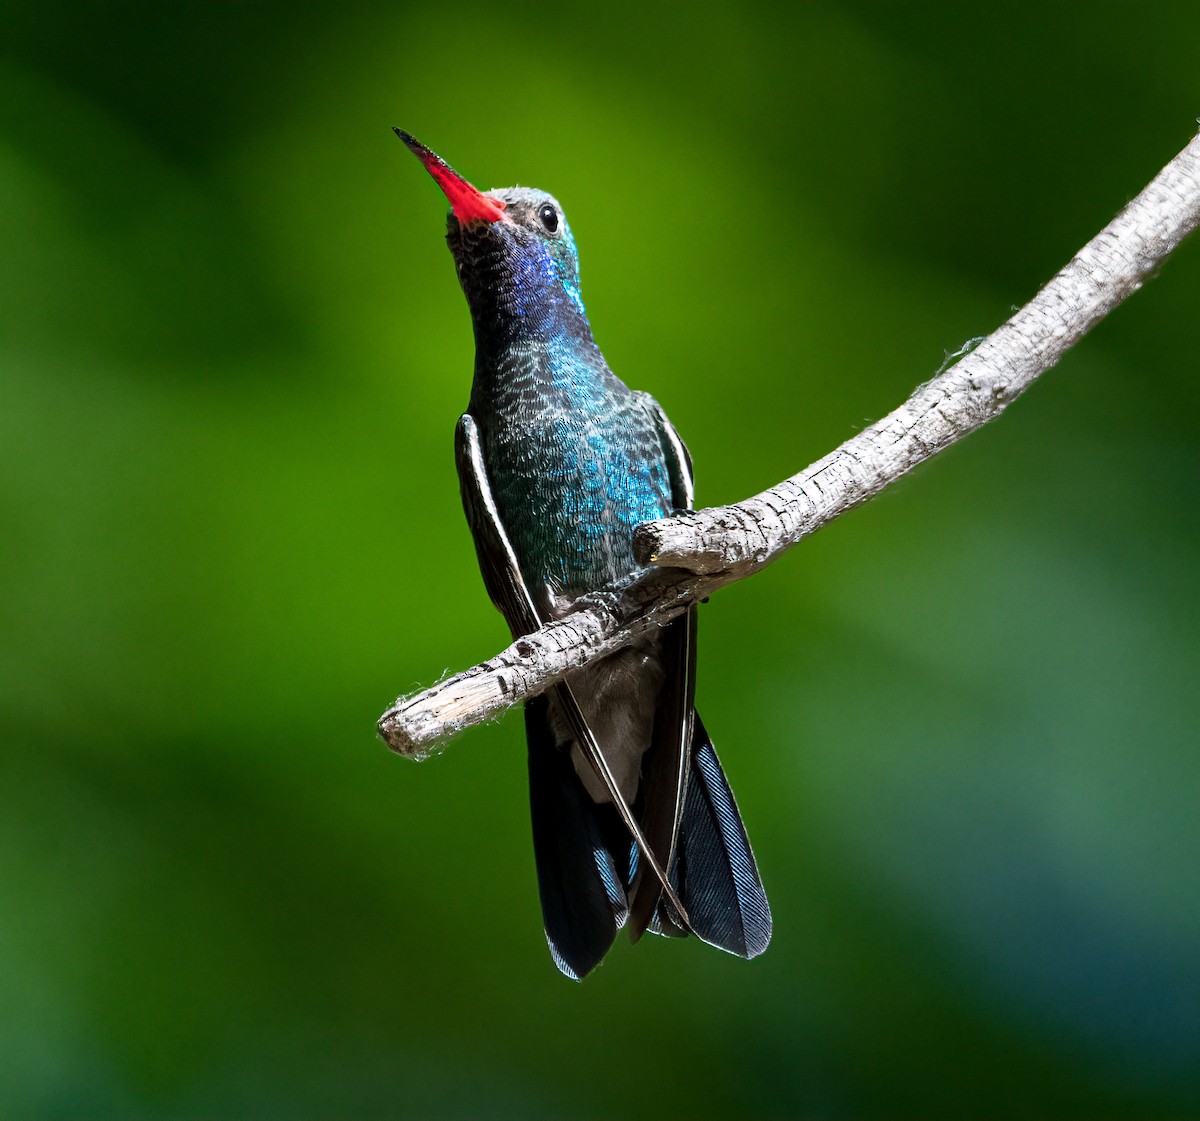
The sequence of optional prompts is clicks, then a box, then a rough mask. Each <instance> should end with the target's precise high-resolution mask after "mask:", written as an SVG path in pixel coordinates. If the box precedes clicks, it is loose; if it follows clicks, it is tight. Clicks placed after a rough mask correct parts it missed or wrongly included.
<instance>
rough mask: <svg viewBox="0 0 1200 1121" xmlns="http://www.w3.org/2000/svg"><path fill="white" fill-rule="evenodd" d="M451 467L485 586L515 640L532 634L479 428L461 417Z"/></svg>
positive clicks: (535, 618) (530, 611)
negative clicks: (484, 457)
mask: <svg viewBox="0 0 1200 1121" xmlns="http://www.w3.org/2000/svg"><path fill="white" fill-rule="evenodd" d="M454 462H455V465H456V466H457V467H458V485H459V489H460V491H461V492H462V504H463V510H464V511H465V512H466V515H467V525H468V526H469V527H470V529H471V537H472V538H473V539H474V541H475V555H476V556H477V557H478V558H479V571H480V572H481V573H483V584H484V587H485V588H487V593H488V595H489V596H490V597H491V600H492V603H494V604H495V605H496V610H497V611H499V612H500V614H501V615H503V616H504V620H505V622H506V623H508V627H509V630H511V631H512V633H513V637H514V638H517V637H519V636H520V635H523V634H529V633H530V632H531V631H536V630H537V629H538V627H539V626H541V616H540V614H539V613H538V609H537V607H536V606H535V605H534V602H533V597H532V595H530V590H529V587H528V586H527V585H526V583H525V578H524V577H523V576H522V575H521V566H520V565H519V564H518V563H517V554H516V553H515V552H514V551H513V547H512V542H511V541H509V539H508V533H507V532H506V531H505V529H504V523H503V522H502V521H501V520H500V511H499V510H498V509H497V508H496V501H495V499H494V498H493V497H492V488H491V484H490V483H489V482H488V476H487V468H486V467H485V466H484V462H483V448H482V447H481V446H480V442H479V428H478V426H477V425H476V424H475V418H474V417H472V416H471V414H470V413H463V415H462V416H461V417H459V418H458V427H457V428H455V430H454Z"/></svg>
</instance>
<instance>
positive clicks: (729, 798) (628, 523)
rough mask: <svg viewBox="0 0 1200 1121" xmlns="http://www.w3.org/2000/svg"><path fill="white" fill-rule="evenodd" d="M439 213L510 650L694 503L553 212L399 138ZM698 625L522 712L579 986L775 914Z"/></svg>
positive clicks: (739, 940) (538, 824) (554, 946)
mask: <svg viewBox="0 0 1200 1121" xmlns="http://www.w3.org/2000/svg"><path fill="white" fill-rule="evenodd" d="M394 131H395V132H396V135H397V136H398V137H399V138H400V139H401V140H402V141H403V142H404V143H405V144H406V145H407V146H408V148H409V150H410V151H411V152H412V153H413V155H415V156H416V157H417V159H418V160H420V161H421V163H422V164H423V165H424V167H425V169H426V170H427V171H428V172H429V174H430V175H432V176H433V178H434V180H435V181H436V182H437V184H438V186H439V187H441V189H442V191H443V192H444V194H445V195H446V197H447V199H448V200H449V202H450V213H449V215H448V217H447V232H446V241H447V243H448V245H449V247H450V252H451V254H452V255H453V257H454V264H455V268H456V270H457V273H458V279H459V283H460V284H461V286H462V289H463V292H464V294H465V295H466V298H467V304H468V306H469V308H470V312H471V321H472V325H473V327H474V333H475V371H474V378H473V380H472V383H471V395H470V399H469V403H468V406H467V411H466V412H465V413H464V414H463V415H462V416H461V417H460V418H459V421H458V426H457V428H456V431H455V460H456V464H457V467H458V476H459V483H460V489H461V492H462V501H463V508H464V510H465V512H466V516H467V522H468V524H469V526H470V530H471V534H472V537H473V539H474V543H475V551H476V555H477V557H478V560H479V567H480V570H481V572H482V574H483V580H484V584H485V586H486V588H487V592H488V594H489V596H490V597H491V600H492V602H493V603H494V604H495V606H496V608H497V609H498V610H499V611H500V613H501V614H502V615H503V616H504V619H505V621H506V622H507V623H508V626H509V628H510V630H511V631H512V634H513V637H514V638H517V637H519V636H521V635H524V634H529V633H530V632H532V631H534V630H537V629H538V628H539V627H540V626H541V625H543V624H544V623H546V622H548V621H550V620H553V619H557V618H560V617H562V616H563V615H564V614H566V613H568V612H569V611H570V610H571V607H572V604H573V603H574V601H575V600H576V599H578V598H579V597H580V596H582V595H584V594H586V593H587V592H591V591H595V590H597V589H599V588H602V587H605V586H606V585H608V584H611V583H613V582H614V581H615V580H618V579H620V578H622V577H625V576H628V575H631V574H633V573H635V572H636V571H637V569H638V565H637V562H636V561H635V559H634V555H633V547H632V542H633V531H634V529H635V528H636V527H637V526H638V525H640V524H641V523H642V522H647V521H652V520H654V519H657V518H663V517H667V516H668V515H670V514H672V513H674V512H675V511H678V510H688V509H691V508H692V504H693V483H692V463H691V457H690V456H689V454H688V451H687V448H686V447H685V446H684V444H683V441H682V440H681V439H680V438H679V435H678V433H677V432H676V431H675V428H674V426H673V425H672V424H671V422H670V421H669V420H668V419H667V416H666V414H665V413H664V412H663V410H662V409H661V408H660V407H659V405H658V403H657V402H656V401H655V400H654V398H652V397H651V396H650V395H649V394H647V393H642V392H638V391H635V390H631V389H630V388H628V386H626V385H625V383H624V382H622V381H620V380H619V379H618V378H617V377H616V375H615V374H613V372H612V371H611V370H610V369H609V367H608V363H607V362H605V360H604V356H603V354H601V352H600V348H599V346H598V345H597V344H596V340H595V338H594V337H593V335H592V328H591V325H590V323H589V321H588V317H587V313H586V311H585V310H584V304H583V298H582V296H581V294H580V283H579V256H578V252H577V250H576V247H575V240H574V238H573V237H572V234H571V228H570V226H569V225H568V224H567V219H566V215H565V214H564V213H563V209H562V207H561V206H560V205H559V203H558V200H557V199H555V198H554V197H553V196H552V195H549V194H547V193H545V192H544V191H539V190H534V189H532V188H528V187H508V188H504V189H502V190H491V191H486V192H484V191H480V190H478V189H477V188H475V187H474V186H472V185H471V184H470V183H469V182H468V181H467V180H466V179H464V178H463V177H462V176H461V175H459V174H458V172H456V171H455V170H454V169H453V168H451V167H450V165H449V164H447V163H446V162H445V161H444V160H443V159H441V158H440V157H439V156H437V155H436V154H435V153H434V152H432V151H431V150H430V149H429V148H427V147H425V145H423V144H421V143H420V142H418V141H417V140H416V139H414V138H413V137H412V136H411V135H410V134H409V133H407V132H404V131H403V130H402V129H395V130H394ZM695 684H696V608H695V606H694V605H693V606H692V607H691V608H690V609H689V610H688V611H687V612H686V614H684V615H683V616H682V617H680V618H679V619H677V620H675V621H674V622H672V623H670V624H669V625H667V626H666V627H663V628H661V629H660V630H658V631H657V633H655V634H653V635H650V636H647V637H645V638H642V639H639V640H638V641H637V642H635V643H634V644H633V645H631V646H629V647H626V648H625V649H623V650H621V651H619V652H617V653H616V654H613V655H610V656H609V657H606V658H604V659H602V660H600V661H598V662H595V663H592V664H590V665H588V666H585V667H583V668H581V669H579V670H577V671H576V672H574V673H573V674H572V675H571V676H570V677H569V679H568V680H566V681H564V682H561V683H559V684H558V685H556V686H553V687H552V688H551V689H550V690H549V691H547V692H546V693H544V694H542V695H540V696H538V697H535V698H532V699H531V700H528V701H526V702H525V732H526V739H527V741H528V763H529V800H530V811H531V817H532V823H533V847H534V856H535V861H536V865H537V878H538V892H539V896H540V898H541V905H542V918H543V923H544V926H545V931H546V941H547V943H548V944H549V947H550V954H551V957H552V958H553V960H554V963H555V965H556V966H557V967H558V968H559V970H561V972H562V973H563V974H565V975H566V976H567V977H570V978H572V979H575V980H580V979H582V978H583V977H584V976H585V975H586V974H587V973H589V972H590V971H591V970H592V969H594V968H595V967H596V966H597V965H598V964H599V963H600V962H601V960H602V959H603V958H604V956H605V954H606V953H607V952H608V950H609V948H610V947H611V946H612V944H613V941H614V939H615V937H616V934H617V931H618V930H620V929H621V928H623V927H626V926H627V927H628V930H629V935H630V938H631V940H633V941H637V940H638V938H640V937H641V935H642V934H643V933H644V932H645V931H646V930H650V931H651V932H653V933H656V934H661V935H666V936H670V937H682V936H686V935H688V934H695V935H696V936H697V937H699V938H700V939H701V940H702V941H704V942H707V943H709V944H710V945H713V946H716V947H718V948H720V949H722V950H726V951H728V952H729V953H732V954H736V955H738V956H740V957H744V958H752V957H756V956H757V955H759V954H761V953H762V952H763V951H764V950H765V949H766V948H767V944H768V942H769V941H770V939H771V911H770V907H769V905H768V903H767V897H766V893H765V892H764V891H763V886H762V881H761V880H760V879H759V874H758V867H757V865H756V863H755V860H754V854H753V852H752V851H751V848H750V842H749V840H748V839H747V836H746V830H745V826H744V825H743V824H742V820H741V816H740V814H739V813H738V808H737V804H736V802H735V801H734V798H733V793H732V792H731V791H730V789H729V783H728V782H727V781H726V778H725V773H724V771H723V770H722V768H721V764H720V761H719V760H718V759H717V753H716V751H715V750H714V748H713V745H712V740H711V739H710V738H709V735H708V733H707V731H706V730H705V728H704V724H703V723H702V722H701V720H700V717H699V716H698V715H697V714H696V710H695V705H694V694H695Z"/></svg>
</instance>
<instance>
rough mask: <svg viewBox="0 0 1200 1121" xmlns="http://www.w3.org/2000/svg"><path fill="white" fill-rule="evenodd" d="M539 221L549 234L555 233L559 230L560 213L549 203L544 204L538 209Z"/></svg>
mask: <svg viewBox="0 0 1200 1121" xmlns="http://www.w3.org/2000/svg"><path fill="white" fill-rule="evenodd" d="M538 221H539V222H541V223H542V225H543V226H545V227H546V232H547V233H548V234H552V233H555V232H556V231H557V230H558V211H557V210H555V209H554V207H552V206H551V205H550V204H549V203H548V202H544V203H542V205H541V206H539V207H538Z"/></svg>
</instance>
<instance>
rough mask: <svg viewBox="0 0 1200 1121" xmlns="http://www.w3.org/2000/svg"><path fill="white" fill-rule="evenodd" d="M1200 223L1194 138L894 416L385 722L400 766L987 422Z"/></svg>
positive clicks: (656, 536) (679, 528)
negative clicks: (1039, 287)
mask: <svg viewBox="0 0 1200 1121" xmlns="http://www.w3.org/2000/svg"><path fill="white" fill-rule="evenodd" d="M1198 223H1200V136H1197V137H1195V138H1193V140H1192V142H1191V143H1190V144H1189V145H1188V146H1187V147H1186V148H1184V150H1183V151H1182V152H1180V153H1179V155H1178V156H1176V157H1175V158H1174V159H1173V160H1172V161H1171V162H1170V163H1169V164H1167V166H1166V167H1165V168H1163V170H1162V171H1161V172H1159V174H1158V175H1157V176H1155V178H1154V179H1153V180H1152V181H1151V183H1150V184H1149V185H1148V186H1147V187H1146V189H1145V190H1144V191H1142V193H1141V194H1140V195H1138V196H1137V198H1135V199H1134V200H1133V201H1132V202H1131V203H1130V204H1129V205H1128V206H1127V207H1125V209H1124V210H1123V211H1121V213H1120V214H1118V215H1117V217H1116V218H1114V219H1113V221H1112V222H1110V223H1109V224H1108V225H1107V226H1106V227H1105V228H1104V229H1103V230H1101V231H1100V233H1099V234H1097V235H1096V237H1094V238H1093V239H1092V240H1091V241H1090V242H1088V244H1087V245H1085V246H1084V247H1083V248H1082V249H1081V250H1080V251H1079V252H1078V253H1077V254H1076V255H1075V257H1074V258H1073V259H1072V260H1071V262H1070V263H1069V264H1068V265H1067V266H1066V267H1065V268H1064V269H1063V270H1062V271H1061V272H1060V273H1059V274H1058V275H1057V276H1056V277H1054V279H1053V280H1051V281H1050V283H1049V284H1047V285H1046V286H1045V287H1044V288H1043V289H1042V290H1041V291H1040V292H1039V293H1038V294H1037V295H1036V296H1035V297H1034V298H1033V299H1032V300H1031V301H1030V302H1029V303H1028V304H1026V305H1025V307H1023V308H1022V309H1021V310H1020V311H1019V312H1017V313H1016V315H1014V316H1013V317H1012V318H1011V319H1010V320H1008V322H1007V323H1005V324H1003V326H1001V327H999V328H998V329H997V330H996V331H994V332H993V333H992V334H991V335H989V336H988V337H987V338H986V339H984V340H983V341H982V342H981V343H980V344H979V346H977V347H975V348H974V349H973V350H971V352H970V353H969V354H967V355H966V357H964V358H963V359H962V360H961V361H959V362H958V363H957V364H955V365H953V366H951V367H950V368H949V369H946V370H945V371H943V372H941V373H939V374H938V375H937V376H936V377H935V378H933V380H932V381H929V382H926V383H925V384H924V385H922V386H919V387H918V388H917V390H916V392H915V393H913V395H912V396H911V397H910V398H909V399H908V400H907V401H905V402H904V404H903V405H901V406H900V407H899V408H898V409H896V410H895V411H894V412H892V413H889V414H888V415H887V416H886V417H884V418H883V419H882V420H880V421H877V422H876V423H875V424H872V425H870V426H869V427H868V428H866V429H864V430H863V431H862V432H860V433H858V435H856V436H854V437H853V438H852V439H850V440H847V441H846V442H845V443H844V444H842V446H841V447H839V448H837V449H836V450H835V451H833V452H830V453H829V455H827V456H825V457H824V458H823V459H820V460H818V461H817V462H816V463H814V464H813V465H812V466H811V467H808V468H807V469H805V470H804V471H801V472H800V473H799V474H798V475H793V476H792V477H791V478H790V479H785V480H784V481H783V482H782V483H780V484H779V485H778V486H775V487H772V488H771V489H770V490H765V491H763V492H762V493H761V494H759V495H756V496H755V497H754V498H750V499H747V500H746V501H745V502H739V503H737V504H735V505H733V506H719V507H713V508H711V509H707V510H696V511H692V512H689V513H686V514H680V515H678V516H676V517H672V518H666V519H663V520H662V521H657V522H650V523H647V524H646V525H643V526H639V527H638V529H637V532H636V533H635V536H634V549H635V552H636V553H637V556H638V558H639V560H641V561H642V563H644V564H653V565H655V566H656V567H652V568H648V569H646V570H644V571H643V572H642V573H641V574H640V576H638V578H637V579H635V580H632V581H627V582H626V583H625V584H623V585H619V586H615V587H613V588H610V589H606V590H605V591H603V592H597V593H594V594H592V595H589V596H585V597H584V598H583V599H582V600H580V601H579V603H578V605H577V606H578V610H574V611H572V612H571V614H570V615H568V616H567V617H566V618H564V619H561V620H559V621H557V622H553V623H549V624H547V625H546V626H544V627H543V628H542V629H541V630H539V631H537V632H535V633H534V634H530V635H526V636H525V637H523V638H520V639H518V640H517V641H516V642H514V643H513V644H512V645H511V646H509V647H508V649H506V650H504V651H502V652H501V653H500V654H498V655H497V656H496V657H495V658H492V659H491V660H490V661H487V662H483V663H482V664H481V665H478V666H475V667H474V668H473V669H469V670H466V671H464V672H463V673H459V674H455V675H454V676H453V677H449V678H447V679H446V680H445V681H442V682H440V683H439V684H437V685H435V686H434V687H433V688H432V689H427V690H425V691H424V692H422V693H418V694H416V695H414V696H411V697H407V698H405V697H401V698H400V699H399V700H398V701H397V703H396V705H395V707H393V708H391V709H389V710H388V711H387V712H385V713H384V714H383V716H382V717H381V718H380V721H379V731H380V734H381V735H382V736H383V738H384V740H385V741H386V742H387V744H388V746H389V747H391V748H392V749H393V750H394V751H397V752H399V753H400V754H401V755H407V756H410V757H412V758H418V759H420V758H424V757H425V756H426V755H428V754H430V752H431V751H432V750H433V749H434V747H436V745H437V743H438V741H440V740H443V739H445V738H446V737H448V736H450V735H453V734H454V733H456V732H458V731H461V730H462V729H463V728H466V727H468V726H470V725H472V724H477V723H479V722H480V721H482V720H486V719H487V718H488V717H490V716H494V715H496V714H497V713H499V712H501V711H502V710H504V709H506V708H508V707H509V706H511V705H514V704H516V703H517V702H518V701H522V700H525V699H526V698H527V697H531V696H535V695H536V694H538V693H540V692H542V691H543V690H545V689H547V688H549V687H550V686H551V685H552V684H554V683H555V682H556V681H559V680H561V679H562V678H563V677H564V676H565V675H566V674H567V673H569V672H570V671H572V670H574V669H577V668H578V667H579V666H582V665H584V664H585V663H587V662H589V661H591V660H592V659H593V658H599V657H603V656H605V655H606V654H611V653H613V652H614V651H616V650H618V649H620V648H621V647H622V646H625V645H627V644H628V643H630V642H632V641H633V640H634V639H635V638H636V637H638V636H639V635H641V634H644V633H645V632H646V631H648V630H650V629H651V628H652V627H661V626H663V625H664V624H666V623H668V622H670V621H671V620H672V619H673V618H675V617H676V616H678V615H679V614H680V613H682V612H683V611H684V610H686V608H687V607H688V606H689V605H690V604H691V603H693V602H695V601H696V600H698V599H703V598H706V597H707V596H709V595H711V594H712V592H714V591H716V590H717V589H718V588H720V587H722V586H723V585H725V584H729V583H732V582H733V581H735V580H742V579H744V578H745V577H747V576H749V575H751V574H752V573H754V572H757V571H758V570H759V569H761V568H762V567H763V566H765V565H767V564H769V563H770V562H771V561H772V560H774V559H775V558H776V557H778V556H779V555H780V554H781V553H782V552H784V550H786V549H788V548H790V547H791V546H792V545H794V544H795V543H796V542H797V541H799V540H800V539H801V538H803V537H806V536H807V535H808V534H810V533H813V532H814V531H815V530H817V529H820V528H821V526H823V525H825V524H826V523H827V522H830V521H832V520H833V519H834V518H836V517H838V516H839V515H840V514H843V513H845V512H846V511H847V510H849V509H851V508H852V507H854V506H857V505H859V504H860V503H862V502H865V501H866V500H867V499H868V498H871V497H872V496H873V495H876V494H878V493H879V492H880V491H881V490H883V488H884V487H886V486H888V485H889V484H890V483H893V482H895V481H896V480H897V479H898V478H900V476H902V475H904V474H905V473H906V472H908V471H911V470H912V469H913V468H914V467H916V466H917V464H919V463H923V462H924V461H925V460H927V459H929V458H930V457H931V456H933V455H936V454H937V453H938V452H939V451H941V450H942V449H943V448H947V447H949V446H950V445H951V444H953V443H955V442H956V441H958V440H961V439H962V438H963V437H964V436H966V435H968V434H969V433H971V432H974V431H975V430H976V429H977V428H980V427H982V426H983V425H984V424H986V423H987V422H988V421H989V420H992V419H994V418H995V417H997V416H999V415H1000V414H1001V413H1002V412H1003V411H1004V410H1005V409H1006V408H1007V407H1008V406H1009V404H1011V403H1012V402H1013V401H1014V400H1016V398H1017V397H1019V396H1020V395H1021V394H1022V393H1023V392H1024V391H1025V390H1026V389H1028V388H1029V386H1030V385H1032V384H1033V382H1034V381H1035V380H1036V379H1037V378H1038V377H1039V376H1040V375H1041V374H1043V373H1045V371H1046V370H1048V369H1049V368H1050V367H1051V366H1053V365H1054V364H1055V363H1056V362H1057V361H1058V360H1059V358H1061V357H1062V355H1063V354H1064V353H1065V352H1066V351H1067V349H1068V348H1069V347H1071V346H1072V345H1074V343H1076V342H1077V341H1078V340H1079V339H1081V338H1082V337H1083V336H1084V335H1085V334H1086V333H1087V332H1088V330H1090V328H1091V327H1092V326H1093V325H1094V324H1096V323H1097V322H1098V321H1099V320H1101V319H1103V318H1104V316H1106V315H1107V314H1108V313H1109V312H1110V311H1112V310H1113V309H1114V308H1115V307H1116V306H1117V305H1118V304H1119V303H1121V301H1122V300H1124V299H1125V297H1126V296H1128V295H1130V294H1131V293H1132V292H1135V291H1137V289H1138V288H1140V287H1141V286H1142V284H1144V283H1145V281H1146V280H1147V279H1148V278H1149V277H1150V276H1152V275H1153V273H1154V271H1155V270H1156V269H1157V268H1158V267H1159V265H1161V264H1162V262H1163V261H1164V260H1165V259H1166V257H1167V256H1168V255H1169V254H1170V253H1171V252H1172V250H1174V249H1175V247H1176V246H1177V245H1178V244H1179V243H1180V242H1181V241H1182V240H1183V239H1184V238H1185V237H1186V236H1187V235H1188V234H1189V233H1191V232H1192V230H1193V229H1195V227H1196V225H1197V224H1198Z"/></svg>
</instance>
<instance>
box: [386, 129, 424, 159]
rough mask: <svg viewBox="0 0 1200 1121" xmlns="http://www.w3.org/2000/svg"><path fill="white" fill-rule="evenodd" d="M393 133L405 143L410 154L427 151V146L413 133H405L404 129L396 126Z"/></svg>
mask: <svg viewBox="0 0 1200 1121" xmlns="http://www.w3.org/2000/svg"><path fill="white" fill-rule="evenodd" d="M392 132H394V133H395V134H396V135H397V136H398V137H400V139H401V140H403V141H404V143H405V145H406V146H407V147H408V149H409V151H410V152H417V153H420V152H423V151H425V145H424V144H422V143H421V142H420V141H419V140H418V139H417V138H416V137H415V136H413V134H412V133H411V132H405V131H404V129H402V128H396V127H395V126H393V127H392Z"/></svg>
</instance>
